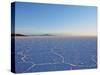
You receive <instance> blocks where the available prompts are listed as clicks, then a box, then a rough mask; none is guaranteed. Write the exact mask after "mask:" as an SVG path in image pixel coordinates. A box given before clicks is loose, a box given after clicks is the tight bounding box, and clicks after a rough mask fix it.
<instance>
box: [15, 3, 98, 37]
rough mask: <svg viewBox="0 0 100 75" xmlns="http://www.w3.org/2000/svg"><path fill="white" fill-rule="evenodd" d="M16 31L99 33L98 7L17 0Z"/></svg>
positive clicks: (28, 32) (29, 33)
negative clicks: (20, 0) (18, 0)
mask: <svg viewBox="0 0 100 75" xmlns="http://www.w3.org/2000/svg"><path fill="white" fill-rule="evenodd" d="M15 33H20V34H27V35H32V34H56V35H88V36H89V35H90V36H95V35H97V7H95V6H76V5H58V4H41V3H25V2H24V3H23V2H16V5H15Z"/></svg>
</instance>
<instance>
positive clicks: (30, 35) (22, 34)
mask: <svg viewBox="0 0 100 75" xmlns="http://www.w3.org/2000/svg"><path fill="white" fill-rule="evenodd" d="M11 36H55V35H51V34H40V35H38V34H37V35H24V34H11Z"/></svg>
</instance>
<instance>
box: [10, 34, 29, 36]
mask: <svg viewBox="0 0 100 75" xmlns="http://www.w3.org/2000/svg"><path fill="white" fill-rule="evenodd" d="M11 36H27V35H24V34H11Z"/></svg>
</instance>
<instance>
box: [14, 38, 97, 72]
mask: <svg viewBox="0 0 100 75" xmlns="http://www.w3.org/2000/svg"><path fill="white" fill-rule="evenodd" d="M15 54H16V55H15V57H16V72H22V73H23V72H41V71H55V70H74V69H90V68H96V67H97V58H96V56H97V39H96V37H93V38H91V37H88V38H87V37H84V38H79V37H76V38H73V37H72V38H70V37H69V38H65V37H64V38H61V37H53V36H52V37H51V38H50V37H44V36H42V37H35V38H33V37H29V38H22V37H21V38H16V39H15Z"/></svg>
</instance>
